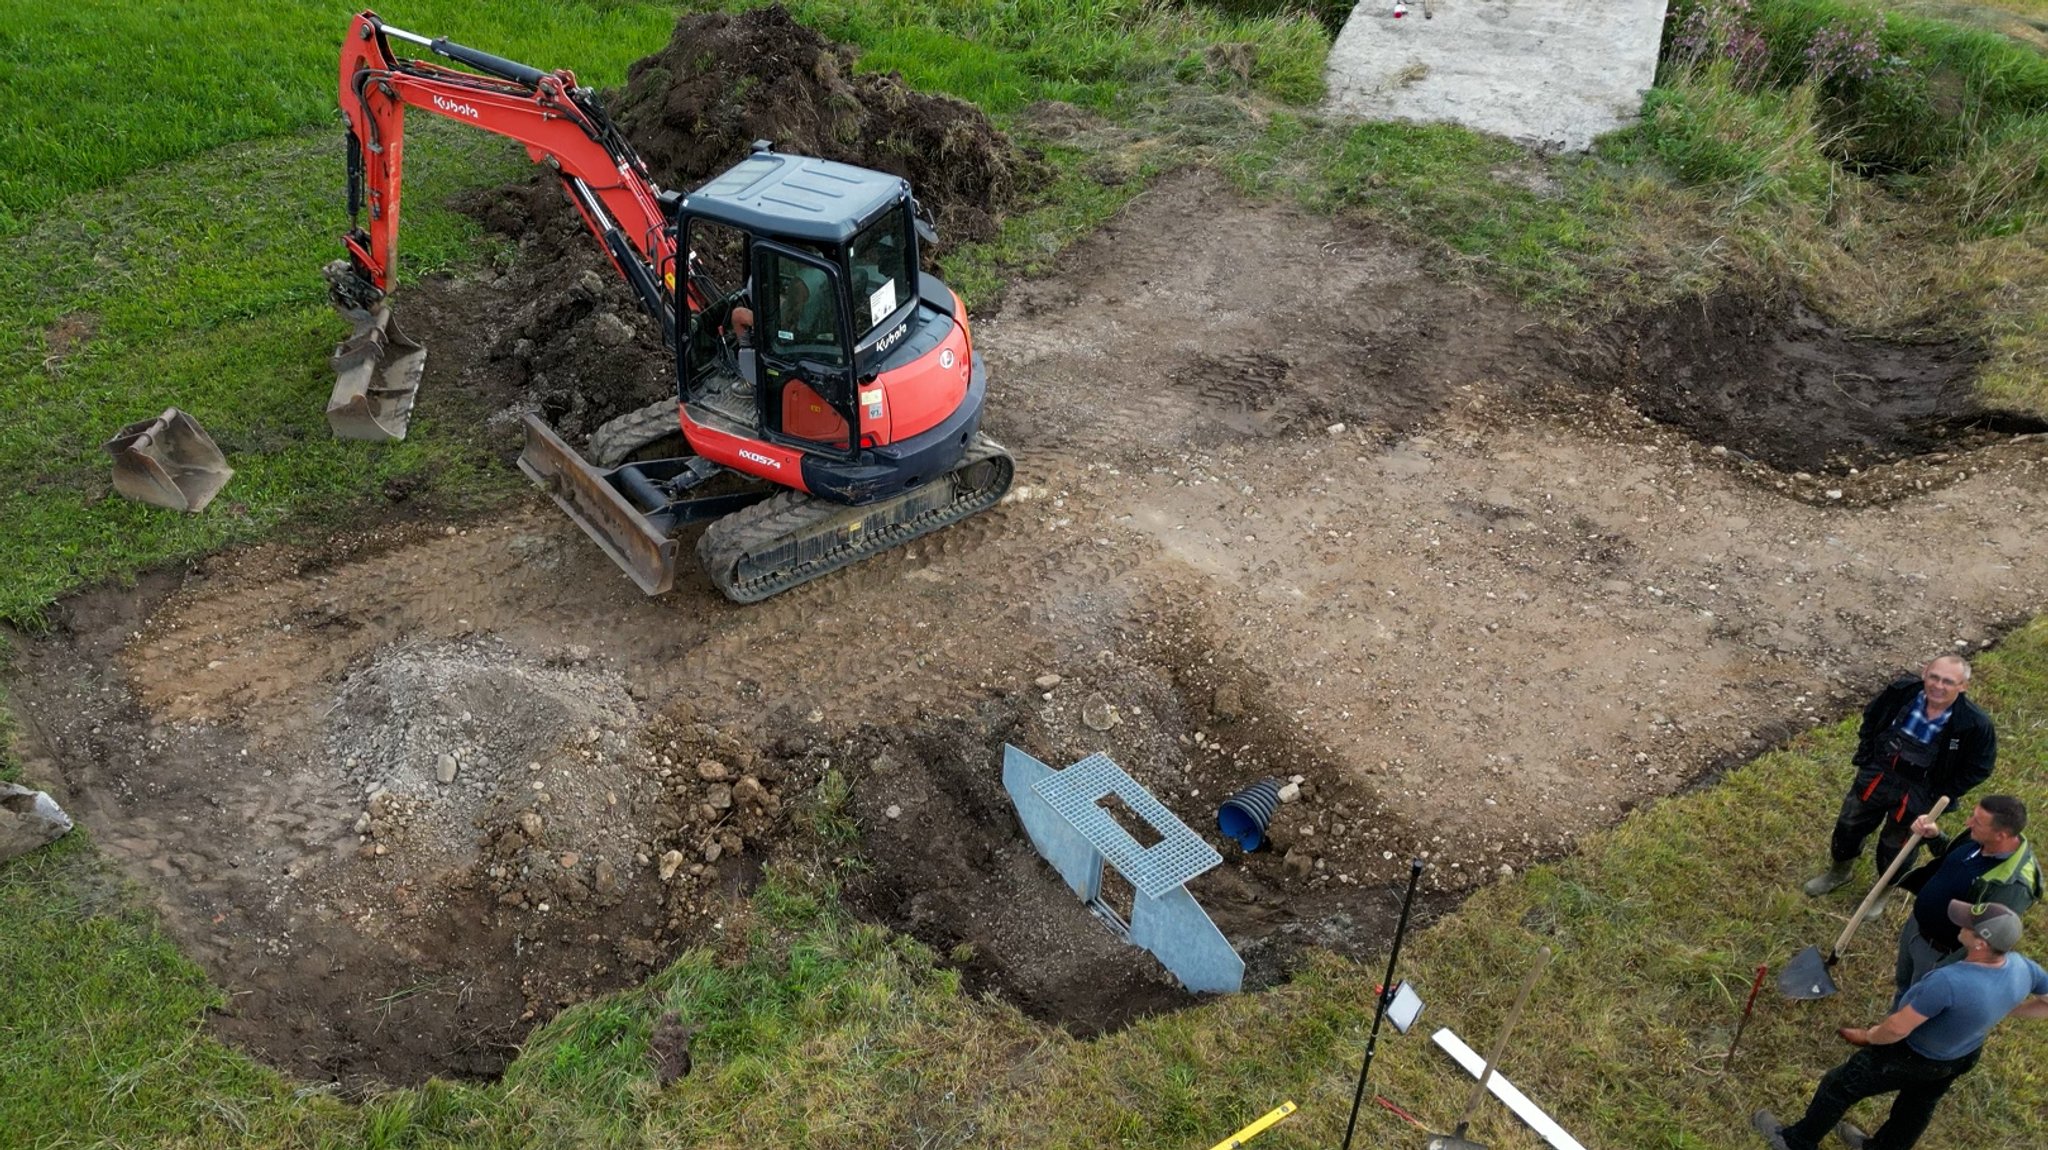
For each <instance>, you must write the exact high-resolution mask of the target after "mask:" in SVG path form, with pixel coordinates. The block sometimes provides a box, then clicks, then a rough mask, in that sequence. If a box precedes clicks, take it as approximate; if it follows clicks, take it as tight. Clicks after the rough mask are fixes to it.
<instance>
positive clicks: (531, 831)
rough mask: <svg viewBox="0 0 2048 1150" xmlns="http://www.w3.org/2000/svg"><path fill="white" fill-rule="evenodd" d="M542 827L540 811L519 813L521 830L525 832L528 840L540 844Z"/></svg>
mask: <svg viewBox="0 0 2048 1150" xmlns="http://www.w3.org/2000/svg"><path fill="white" fill-rule="evenodd" d="M542 826H543V824H542V822H541V817H540V812H539V811H520V812H519V829H520V830H521V831H523V832H525V834H526V837H527V838H529V839H532V840H533V841H534V842H539V841H540V832H541V828H542Z"/></svg>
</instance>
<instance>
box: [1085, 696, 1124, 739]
mask: <svg viewBox="0 0 2048 1150" xmlns="http://www.w3.org/2000/svg"><path fill="white" fill-rule="evenodd" d="M1121 721H1122V720H1121V719H1120V718H1119V717H1118V715H1117V713H1116V708H1115V707H1112V706H1110V704H1109V700H1108V699H1105V698H1103V697H1102V693H1101V692H1099V691H1098V692H1096V693H1095V694H1093V695H1090V696H1088V701H1087V702H1085V703H1083V704H1081V722H1083V723H1084V724H1086V725H1087V727H1088V729H1089V730H1091V731H1107V730H1109V729H1110V728H1111V727H1114V726H1116V725H1117V724H1118V723H1119V722H1121Z"/></svg>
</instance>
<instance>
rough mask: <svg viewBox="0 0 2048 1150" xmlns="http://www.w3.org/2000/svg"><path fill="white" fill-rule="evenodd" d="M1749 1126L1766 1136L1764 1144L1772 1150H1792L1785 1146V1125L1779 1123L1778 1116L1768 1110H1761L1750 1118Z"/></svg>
mask: <svg viewBox="0 0 2048 1150" xmlns="http://www.w3.org/2000/svg"><path fill="white" fill-rule="evenodd" d="M1749 1124H1750V1125H1751V1126H1753V1127H1755V1128H1756V1132H1757V1133H1758V1134H1761V1135H1763V1136H1764V1143H1765V1144H1766V1145H1768V1146H1769V1147H1770V1148H1771V1150H1792V1148H1791V1147H1789V1146H1787V1145H1785V1124H1784V1123H1783V1122H1780V1121H1778V1116H1777V1115H1775V1114H1773V1113H1771V1112H1770V1111H1768V1110H1759V1111H1757V1112H1756V1113H1754V1114H1752V1115H1750V1116H1749Z"/></svg>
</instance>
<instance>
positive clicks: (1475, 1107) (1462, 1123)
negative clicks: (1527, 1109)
mask: <svg viewBox="0 0 2048 1150" xmlns="http://www.w3.org/2000/svg"><path fill="white" fill-rule="evenodd" d="M1549 964H1550V948H1549V947H1547V946H1546V947H1544V948H1543V949H1542V950H1541V951H1539V952H1537V955H1536V965H1535V966H1532V967H1530V968H1529V975H1528V977H1526V978H1524V979H1522V989H1521V990H1520V991H1519V992H1517V993H1516V995H1515V1004H1514V1005H1513V1006H1511V1007H1509V1008H1508V1020H1507V1021H1506V1022H1505V1023H1503V1024H1502V1025H1501V1028H1500V1037H1498V1038H1496V1039H1494V1040H1493V1052H1492V1053H1491V1054H1488V1055H1487V1056H1486V1066H1485V1067H1484V1068H1483V1069H1481V1070H1480V1071H1479V1081H1477V1082H1475V1083H1473V1084H1472V1096H1471V1097H1470V1098H1468V1099H1466V1100H1465V1112H1464V1113H1463V1114H1461V1115H1459V1116H1458V1128H1457V1129H1456V1130H1453V1131H1451V1132H1450V1133H1449V1134H1435V1135H1431V1136H1430V1139H1429V1150H1486V1143H1484V1142H1474V1141H1472V1140H1471V1139H1469V1138H1466V1137H1465V1130H1466V1128H1467V1127H1469V1126H1471V1125H1472V1116H1473V1115H1474V1114H1477V1113H1478V1112H1479V1100H1480V1099H1482V1098H1484V1097H1486V1084H1487V1082H1488V1081H1490V1080H1491V1079H1492V1078H1493V1067H1494V1064H1495V1063H1497V1062H1499V1061H1500V1056H1501V1055H1503V1054H1505V1053H1507V1049H1508V1035H1510V1034H1513V1033H1514V1031H1515V1023H1516V1021H1517V1020H1519V1019H1520V1018H1521V1017H1522V1007H1524V1006H1526V1005H1527V1004H1528V1002H1529V992H1530V991H1532V990H1534V989H1536V980H1537V979H1538V978H1540V977H1542V975H1543V968H1544V967H1545V966H1548V965H1549Z"/></svg>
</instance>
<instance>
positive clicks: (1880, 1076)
mask: <svg viewBox="0 0 2048 1150" xmlns="http://www.w3.org/2000/svg"><path fill="white" fill-rule="evenodd" d="M1948 913H1949V919H1950V921H1952V922H1954V923H1955V924H1956V926H1957V927H1959V928H1960V930H1959V934H1960V936H1961V939H1962V944H1963V960H1962V961H1961V962H1957V963H1954V964H1951V965H1949V966H1944V967H1940V968H1938V969H1936V970H1935V971H1933V972H1932V973H1930V974H1928V975H1927V977H1925V978H1923V979H1921V980H1920V981H1919V982H1917V983H1914V984H1913V987H1912V988H1911V989H1910V990H1908V991H1906V994H1905V997H1904V998H1902V999H1900V1000H1899V1007H1898V1009H1897V1010H1895V1011H1893V1012H1892V1013H1891V1015H1890V1016H1888V1017H1887V1018H1886V1019H1885V1020H1884V1021H1883V1022H1880V1023H1878V1024H1877V1025H1876V1026H1872V1027H1869V1028H1867V1029H1864V1028H1858V1027H1854V1026H1845V1027H1843V1028H1841V1030H1839V1031H1837V1032H1836V1033H1838V1034H1840V1035H1841V1036H1842V1040H1843V1041H1844V1042H1847V1043H1848V1044H1849V1045H1851V1046H1856V1047H1861V1049H1859V1050H1857V1051H1856V1053H1855V1054H1853V1055H1850V1056H1849V1060H1848V1061H1847V1062H1844V1063H1842V1064H1841V1065H1840V1066H1837V1067H1835V1068H1834V1069H1833V1070H1830V1071H1828V1072H1827V1074H1826V1076H1824V1077H1823V1078H1822V1079H1821V1080H1820V1086H1819V1087H1818V1088H1817V1089H1816V1090H1815V1091H1814V1093H1813V1101H1812V1102H1811V1103H1809V1104H1808V1105H1807V1107H1806V1116H1805V1117H1803V1118H1801V1119H1800V1120H1799V1121H1797V1122H1794V1123H1793V1124H1792V1125H1790V1126H1786V1125H1783V1124H1782V1123H1780V1122H1779V1121H1778V1119H1777V1118H1776V1117H1775V1116H1774V1115H1772V1113H1771V1112H1770V1111H1768V1110H1759V1111H1757V1112H1756V1114H1755V1116H1754V1117H1752V1118H1751V1119H1750V1124H1751V1125H1752V1126H1754V1127H1756V1131H1757V1133H1759V1134H1761V1135H1763V1137H1764V1141H1765V1142H1767V1143H1769V1144H1770V1145H1771V1147H1772V1148H1773V1150H1818V1148H1819V1146H1820V1140H1821V1138H1822V1136H1824V1135H1825V1134H1827V1132H1828V1131H1829V1130H1834V1131H1835V1132H1836V1134H1837V1135H1839V1136H1840V1137H1841V1139H1842V1141H1843V1143H1845V1144H1846V1145H1847V1146H1848V1147H1849V1150H1864V1148H1865V1147H1868V1148H1869V1150H1908V1148H1909V1147H1911V1146H1912V1145H1913V1143H1914V1142H1916V1141H1918V1140H1919V1138H1920V1134H1921V1132H1922V1131H1924V1130H1926V1129H1927V1123H1928V1120H1929V1119H1931V1118H1933V1117H1934V1106H1935V1104H1936V1103H1938V1102H1940V1101H1941V1096H1942V1095H1943V1094H1946V1093H1948V1088H1949V1087H1950V1086H1951V1085H1953V1084H1954V1083H1955V1080H1956V1079H1958V1078H1961V1077H1962V1076H1963V1075H1965V1074H1967V1073H1969V1072H1970V1068H1971V1067H1973V1066H1975V1065H1977V1056H1978V1055H1979V1054H1981V1053H1983V1050H1984V1038H1985V1036H1986V1035H1988V1034H1990V1033H1991V1028H1992V1027H1993V1026H1996V1025H1997V1024H1998V1022H1999V1020H2001V1019H2003V1018H2006V1017H2018V1018H2036V1019H2043V1018H2048V971H2044V970H2042V969H2041V967H2040V966H2039V965H2038V964H2037V963H2035V962H2034V960H2033V959H2030V958H2028V957H2027V956H2026V955H2023V954H2013V953H2012V948H2013V947H2015V946H2017V945H2019V940H2020V917H2019V916H2018V915H2016V914H2014V913H2013V912H2012V911H2011V910H2010V909H2008V908H2006V907H2004V906H2001V905H2000V904H1998V903H1995V902H1990V903H1977V904H1974V905H1972V904H1970V903H1966V902H1964V901H1962V900H1961V899H1956V900H1954V901H1953V902H1951V903H1949V908H1948ZM1894 1091H1896V1092H1897V1093H1898V1097H1897V1098H1896V1099H1894V1100H1893V1101H1892V1109H1891V1114H1890V1116H1889V1117H1887V1118H1886V1119H1885V1123H1884V1125H1883V1126H1880V1127H1878V1128H1877V1131H1876V1132H1875V1133H1873V1134H1871V1135H1869V1136H1868V1137H1866V1136H1865V1135H1864V1133H1863V1131H1861V1130H1858V1129H1857V1128H1856V1127H1854V1126H1851V1125H1849V1124H1848V1123H1846V1122H1842V1116H1843V1115H1844V1114H1846V1113H1848V1111H1849V1107H1851V1106H1853V1105H1855V1104H1856V1103H1858V1102H1861V1101H1862V1100H1863V1099H1865V1098H1873V1097H1876V1096H1877V1095H1879V1094H1890V1093H1892V1092H1894ZM1838 1123H1839V1125H1837V1124H1838Z"/></svg>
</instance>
